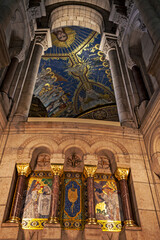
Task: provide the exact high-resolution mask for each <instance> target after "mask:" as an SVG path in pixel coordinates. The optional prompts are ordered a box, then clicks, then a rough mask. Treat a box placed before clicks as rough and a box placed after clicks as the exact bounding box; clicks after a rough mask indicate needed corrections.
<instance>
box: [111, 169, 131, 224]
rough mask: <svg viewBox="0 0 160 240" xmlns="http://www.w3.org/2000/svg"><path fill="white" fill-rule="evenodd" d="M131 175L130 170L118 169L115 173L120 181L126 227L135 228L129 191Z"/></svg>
mask: <svg viewBox="0 0 160 240" xmlns="http://www.w3.org/2000/svg"><path fill="white" fill-rule="evenodd" d="M128 174H129V168H117V170H116V172H115V177H116V178H117V179H118V181H119V185H120V193H121V199H122V208H123V215H124V225H125V226H130V227H132V226H135V224H134V221H133V214H132V208H131V202H130V198H129V190H128V184H127V178H128Z"/></svg>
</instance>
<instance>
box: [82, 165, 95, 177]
mask: <svg viewBox="0 0 160 240" xmlns="http://www.w3.org/2000/svg"><path fill="white" fill-rule="evenodd" d="M96 171H97V166H94V165H93V166H92V165H86V166H85V167H84V175H85V177H86V178H88V177H94V174H95V173H96Z"/></svg>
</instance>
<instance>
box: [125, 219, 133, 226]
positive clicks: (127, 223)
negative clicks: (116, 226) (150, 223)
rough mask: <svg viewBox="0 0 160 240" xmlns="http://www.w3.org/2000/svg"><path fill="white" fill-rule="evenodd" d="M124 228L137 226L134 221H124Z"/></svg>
mask: <svg viewBox="0 0 160 240" xmlns="http://www.w3.org/2000/svg"><path fill="white" fill-rule="evenodd" d="M124 226H127V227H136V224H135V222H134V221H133V220H125V221H124Z"/></svg>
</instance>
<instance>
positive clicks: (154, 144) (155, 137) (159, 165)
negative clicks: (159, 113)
mask: <svg viewBox="0 0 160 240" xmlns="http://www.w3.org/2000/svg"><path fill="white" fill-rule="evenodd" d="M147 145H148V152H149V155H150V159H151V168H152V171H153V172H154V173H156V174H157V175H159V176H160V122H158V123H157V124H156V126H155V127H154V129H153V130H152V134H151V136H150V139H149V141H148V144H147Z"/></svg>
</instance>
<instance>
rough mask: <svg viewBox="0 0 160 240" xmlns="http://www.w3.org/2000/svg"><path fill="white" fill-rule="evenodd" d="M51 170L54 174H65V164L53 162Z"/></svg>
mask: <svg viewBox="0 0 160 240" xmlns="http://www.w3.org/2000/svg"><path fill="white" fill-rule="evenodd" d="M51 171H52V173H53V175H58V176H60V177H61V176H62V174H63V165H62V164H51Z"/></svg>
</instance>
